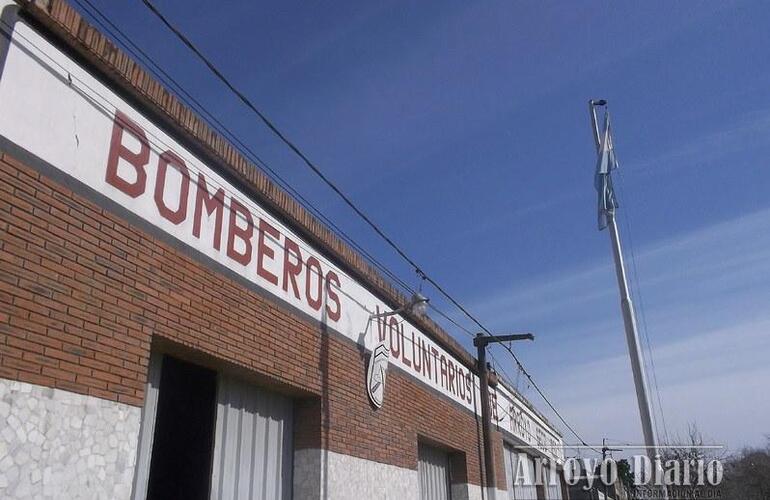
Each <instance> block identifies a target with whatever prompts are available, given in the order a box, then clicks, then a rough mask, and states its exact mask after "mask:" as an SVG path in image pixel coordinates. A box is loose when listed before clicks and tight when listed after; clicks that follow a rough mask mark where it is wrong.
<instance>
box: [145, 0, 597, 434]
mask: <svg viewBox="0 0 770 500" xmlns="http://www.w3.org/2000/svg"><path fill="white" fill-rule="evenodd" d="M142 3H143V4H144V5H145V6H146V7H147V8H148V9H149V10H150V11H151V12H152V13H153V14H154V15H155V16H156V17H157V18H158V19H159V20H160V21H161V22H162V23H163V24H164V25H165V26H166V27H167V28H168V29H169V30H170V31H171V32H172V33H174V34H175V35H176V36H177V38H179V40H180V41H181V42H182V43H183V44H184V45H185V46H187V47H188V48H189V49H190V50H191V51H192V52H193V53H194V54H195V56H196V57H197V58H198V59H200V60H201V62H203V63H204V64H205V65H206V66H207V67H208V68H209V70H210V71H211V72H212V73H213V74H214V75H215V76H216V77H217V78H218V79H219V80H220V81H221V82H222V83H223V84H224V85H225V86H226V87H227V88H228V89H230V91H231V92H233V94H234V95H235V96H236V97H237V98H238V99H239V100H240V101H241V102H242V103H243V104H244V105H245V106H246V107H247V108H249V109H250V110H251V111H252V112H253V113H254V114H256V115H257V117H258V118H259V119H260V120H261V121H262V122H263V123H264V124H265V126H267V127H268V129H270V131H271V132H272V133H273V134H274V135H276V137H278V138H279V139H280V140H281V141H282V142H283V143H284V144H285V145H286V146H287V147H288V148H289V149H290V150H291V151H292V152H294V154H296V155H297V156H298V157H299V158H300V159H301V160H302V161H303V162H304V163H305V165H307V167H308V168H310V169H311V171H313V172H314V173H315V174H316V175H317V176H318V177H319V178H320V179H321V180H322V181H323V182H324V183H325V184H326V185H327V186H328V187H329V188H331V189H332V190H333V191H334V192H335V193H336V194H337V195H338V196H339V197H340V198H341V199H342V200H343V201H344V202H345V204H346V205H348V206H349V207H350V208H351V209H352V210H353V211H354V212H355V213H356V214H357V215H358V216H359V217H360V218H361V219H362V220H363V221H364V222H366V224H367V225H368V226H369V227H371V228H372V230H374V231H375V233H377V234H378V235H379V236H380V237H381V238H382V239H383V240H384V241H385V242H386V243H387V244H388V245H389V246H390V247H391V248H392V249H393V250H395V251H396V253H397V254H398V255H399V256H401V257H402V258H403V259H404V260H405V261H406V262H407V263H408V264H409V265H410V266H412V267H413V268H414V270H415V272H416V273H417V274H418V276H419V277H420V278H422V279H423V280H425V281H427V282H429V283H430V284H431V285H432V286H433V287H434V288H435V289H436V290H437V291H438V292H439V293H440V294H441V295H443V296H444V297H445V298H446V299H447V300H449V301H450V302H451V303H452V304H453V305H454V306H455V307H457V308H458V309H459V310H460V311H462V313H463V314H464V315H465V316H466V317H467V318H469V319H470V320H471V321H472V322H473V323H474V324H476V325H477V326H478V327H479V328H480V329H481V330H482V331H483V332H485V333H486V334H488V335H492V333H491V332H490V331H489V329H487V328H486V327H485V326H484V325H483V324H482V323H481V322H480V321H479V320H478V319H477V318H476V317H475V316H473V315H472V314H471V313H470V312H469V311H468V310H467V309H466V308H465V307H464V306H463V305H462V304H461V303H460V302H459V301H458V300H456V299H455V298H454V297H453V296H452V295H450V294H449V293H448V292H447V291H446V290H445V289H444V288H443V287H442V286H441V285H439V284H438V283H437V282H436V281H435V280H434V279H433V278H431V277H430V276H428V275H427V274H425V272H424V271H423V270H422V268H421V267H420V266H419V265H418V264H417V263H416V262H415V261H414V260H413V259H412V258H411V257H409V256H408V255H407V254H406V252H405V251H404V250H402V249H401V248H400V247H399V246H398V245H397V244H396V243H395V242H394V241H393V240H392V239H391V238H390V237H389V236H388V235H387V234H385V232H384V231H383V230H382V229H381V228H380V227H379V226H378V225H377V224H376V223H375V222H374V221H372V219H371V218H369V216H367V215H366V213H364V212H363V210H361V209H360V208H359V207H358V206H357V205H356V204H355V203H354V202H353V201H352V200H351V199H350V198H349V197H348V196H347V195H346V194H345V193H344V192H343V191H342V190H341V189H340V188H339V187H338V186H337V185H336V184H335V183H334V182H333V181H331V180H330V179H329V178H328V177H327V176H326V175H325V174H324V173H323V172H322V171H321V170H320V168H319V167H317V166H316V165H315V164H314V163H313V162H312V161H311V160H310V159H309V158H308V157H307V156H306V155H305V154H304V153H303V152H302V151H301V150H300V149H299V147H298V146H296V145H295V144H294V143H293V142H292V141H291V140H289V139H288V137H286V135H284V134H283V133H282V132H281V131H280V130H279V129H278V128H277V126H276V125H274V124H273V123H272V121H271V120H270V119H269V118H267V116H266V115H265V114H263V113H262V112H261V111H260V110H259V109H258V108H257V107H256V106H255V105H254V104H253V103H252V102H251V101H250V100H249V98H248V97H246V96H245V95H244V94H243V93H242V92H241V91H239V90H238V89H237V88H236V87H235V85H233V84H232V83H231V82H230V81H229V80H228V79H227V77H225V76H224V74H223V73H222V72H221V71H220V70H219V69H218V68H217V66H216V65H215V64H214V63H213V62H212V61H210V60H209V59H208V58H207V57H206V56H205V55H204V54H203V53H202V52H201V51H200V50H199V49H198V48H197V47H196V45H195V44H194V43H193V42H192V41H191V40H190V39H189V38H187V36H186V35H184V33H182V32H181V31H180V30H179V29H177V28H176V27H175V26H174V25H173V24H172V23H171V22H170V21H169V20H168V19H167V18H166V17H165V16H164V15H163V14H162V13H161V12H160V11H159V10H158V8H157V7H155V5H154V4H153V3H152V2H151V1H150V0H142ZM442 316H444V317H445V318H446V319H449V317H448V316H446V315H443V314H442ZM450 321H451V322H452V323H453V324H455V325H457V323H455V322H454V321H453V320H451V319H450ZM462 330H464V331H466V332H467V333H470V332H469V331H467V330H466V329H464V328H462ZM506 349H507V350H508V351H509V352H510V353H511V354H512V355H513V357H514V359H515V360H516V363H517V365H518V366H519V369H520V370H521V371H522V373H524V374H525V375H526V377H527V379H528V380H529V381H530V383H531V384H532V385H533V387H535V389H536V390H537V392H538V394H540V396H541V397H542V398H543V399H544V400H545V401H546V403H547V404H548V406H549V407H550V408H551V409H552V410H553V411H554V413H555V414H556V415H557V416H558V417H559V418H560V420H561V421H562V422H563V423H564V424H565V425H566V426H567V427H568V428H569V429H570V431H572V432H573V434H575V436H576V437H578V439H579V440H580V441H581V443H583V444H584V445H585V441H583V440H582V438H580V436H579V435H578V434H577V433H576V432H575V430H574V429H573V428H572V427H571V426H570V425H569V424H568V423H567V422H566V420H564V418H563V417H562V416H561V414H560V413H559V412H558V411H557V410H556V408H555V407H554V406H553V404H552V403H551V402H550V400H548V398H547V397H546V396H545V394H544V393H543V391H542V390H541V389H540V388H539V387H538V386H537V385H536V384H535V382H534V380H533V379H532V377H531V376H530V375H529V373H528V372H526V370H525V369H524V368H523V366H522V365H521V363H520V362H519V360H518V358H516V356H515V354H513V351H512V350H511V349H510V348H509V347H507V346H506ZM586 446H587V445H586Z"/></svg>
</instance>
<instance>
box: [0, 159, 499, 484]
mask: <svg viewBox="0 0 770 500" xmlns="http://www.w3.org/2000/svg"><path fill="white" fill-rule="evenodd" d="M0 235H2V236H1V237H0V355H1V356H2V361H1V362H0V376H2V377H3V378H7V379H11V380H20V381H24V382H30V383H34V384H40V385H44V386H49V387H57V388H61V389H66V390H68V391H72V392H76V393H82V394H90V395H93V396H97V397H100V398H105V399H109V400H114V401H120V402H124V403H128V404H131V405H135V406H140V405H141V404H142V402H143V387H144V383H145V380H146V373H147V366H148V360H149V352H150V347H151V344H153V343H156V344H158V343H160V344H163V345H165V346H166V347H165V348H166V349H169V347H168V346H172V347H175V346H176V347H178V348H179V349H180V352H184V351H185V349H186V350H189V351H190V352H195V353H199V354H200V355H202V356H203V357H204V358H205V359H204V361H205V362H206V363H208V364H213V365H214V367H218V368H220V369H227V370H234V369H240V370H242V371H243V373H251V374H259V375H260V376H261V377H262V378H261V379H260V382H261V383H267V384H272V385H274V386H276V387H278V388H279V389H280V390H282V391H283V392H288V393H290V394H292V395H293V396H295V397H297V398H298V404H297V406H296V412H297V421H298V422H301V423H302V424H301V425H297V426H296V427H297V435H296V436H295V438H296V439H295V441H296V444H295V446H296V447H298V448H324V449H329V450H332V451H335V452H338V453H343V454H347V455H353V456H357V457H361V458H366V459H369V460H373V461H378V462H384V463H389V464H393V465H398V466H401V467H408V468H411V469H414V468H416V467H417V441H418V439H426V440H429V441H435V442H437V443H440V444H442V445H444V446H447V447H450V448H452V449H454V450H456V451H457V452H458V453H459V455H457V456H459V457H462V460H464V461H465V463H466V466H467V478H468V481H469V482H471V483H474V484H479V481H480V478H479V475H480V468H479V461H480V449H479V443H480V442H481V437H480V436H481V434H480V427H479V422H478V420H477V419H476V418H475V417H474V416H473V415H472V414H470V413H469V412H467V411H465V410H463V409H461V408H460V407H459V406H458V405H456V404H454V403H452V402H450V401H449V400H447V399H445V398H442V397H440V396H438V395H437V394H435V393H433V392H432V391H431V390H429V389H427V388H426V387H424V386H422V385H420V384H418V382H416V381H415V380H413V379H411V378H409V377H408V376H406V375H405V374H402V373H400V372H399V371H398V370H396V369H393V370H391V371H390V374H389V379H388V386H387V389H386V390H387V392H386V399H387V403H386V404H385V405H384V406H383V408H382V409H380V410H377V411H375V410H374V409H373V407H372V406H371V404H370V403H369V401H368V399H367V396H366V388H365V373H366V372H365V370H366V354H365V353H364V352H363V351H362V348H361V347H360V346H358V345H356V344H354V343H353V342H351V341H349V340H347V339H343V338H341V337H339V336H338V335H336V334H326V333H324V332H322V330H321V326H320V325H318V324H317V323H312V322H310V321H309V320H306V319H304V318H300V317H297V316H296V315H295V314H293V313H291V312H290V311H289V310H287V309H284V308H283V307H281V306H278V305H276V304H274V303H272V302H270V301H268V300H267V299H265V298H264V297H263V296H262V295H260V294H259V293H257V292H255V291H253V290H251V289H249V288H247V287H245V286H243V285H241V284H240V283H238V282H236V281H235V280H232V279H230V278H228V277H227V276H225V275H223V274H220V273H218V272H215V271H213V270H212V269H210V268H208V267H207V266H205V265H204V264H203V263H202V262H199V261H198V260H196V259H194V258H192V257H190V256H188V255H187V254H185V253H183V252H181V251H180V250H178V249H176V248H175V247H174V246H173V245H171V244H168V243H166V242H164V241H161V240H159V239H158V238H156V237H154V236H153V235H151V234H148V233H147V232H145V231H144V230H143V229H142V228H140V227H136V226H134V225H132V224H130V223H129V222H127V221H126V220H124V219H123V218H121V217H120V216H118V215H115V214H113V213H111V212H110V211H108V210H106V209H104V208H102V207H100V206H98V205H96V204H95V203H94V202H92V201H89V200H88V199H86V198H84V197H83V196H81V195H79V194H77V193H74V192H72V191H71V190H70V189H68V188H66V187H64V186H62V185H60V184H58V183H57V182H54V181H52V180H50V179H48V178H47V177H46V176H45V175H42V174H39V173H38V172H37V171H36V170H34V169H32V168H30V167H29V166H27V165H25V164H23V163H21V162H19V161H17V160H15V159H14V158H12V157H10V156H9V155H8V154H3V155H2V156H1V157H0ZM463 454H464V457H463ZM457 456H456V457H457ZM498 456H499V457H500V459H499V460H498V465H500V464H502V454H501V452H500V450H498ZM455 459H457V458H455ZM498 469H500V471H499V472H498V483H499V484H501V486H502V485H504V484H505V477H504V475H503V472H502V469H501V467H498ZM500 478H502V479H500Z"/></svg>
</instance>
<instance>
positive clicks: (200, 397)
mask: <svg viewBox="0 0 770 500" xmlns="http://www.w3.org/2000/svg"><path fill="white" fill-rule="evenodd" d="M162 366H163V369H162V371H161V378H160V390H159V395H158V412H157V417H156V422H155V438H154V441H153V445H152V459H151V462H150V479H149V484H148V489H147V498H148V500H175V499H180V500H181V499H184V500H206V499H207V498H208V496H209V479H210V476H211V456H212V446H213V439H214V422H215V418H216V391H217V378H216V372H213V371H211V370H207V369H206V368H201V367H200V366H196V365H193V364H190V363H186V362H184V361H180V360H178V359H174V358H172V357H170V356H165V357H164V358H163V365H162Z"/></svg>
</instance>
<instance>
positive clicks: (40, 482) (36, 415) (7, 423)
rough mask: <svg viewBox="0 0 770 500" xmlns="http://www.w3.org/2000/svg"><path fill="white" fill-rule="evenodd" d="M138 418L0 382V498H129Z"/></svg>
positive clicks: (55, 392) (124, 408)
mask: <svg viewBox="0 0 770 500" xmlns="http://www.w3.org/2000/svg"><path fill="white" fill-rule="evenodd" d="M141 413H142V411H141V409H140V408H135V407H132V406H128V405H124V404H121V403H114V402H111V401H106V400H103V399H98V398H94V397H91V396H83V395H80V394H73V393H70V392H67V391H62V390H59V389H50V388H47V387H41V386H37V385H31V384H25V383H21V382H13V381H9V380H4V379H0V498H14V499H26V498H56V499H68V500H69V499H81V498H82V499H89V500H90V499H100V498H104V499H109V500H112V499H116V500H118V499H128V498H129V497H130V496H131V484H132V481H133V475H134V462H135V461H136V448H137V443H138V435H139V422H140V419H141Z"/></svg>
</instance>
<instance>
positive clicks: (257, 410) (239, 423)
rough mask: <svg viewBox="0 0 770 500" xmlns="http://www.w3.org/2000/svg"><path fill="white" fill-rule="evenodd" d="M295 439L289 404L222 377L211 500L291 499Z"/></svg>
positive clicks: (279, 398)
mask: <svg viewBox="0 0 770 500" xmlns="http://www.w3.org/2000/svg"><path fill="white" fill-rule="evenodd" d="M291 436H292V405H291V400H290V399H288V398H285V397H283V396H279V395H277V394H274V393H272V392H269V391H266V390H264V389H259V388H257V387H254V386H252V385H249V384H246V383H244V382H241V381H239V380H237V379H234V378H231V377H226V376H224V375H221V376H220V377H219V385H218V389H217V417H216V430H215V439H214V457H213V461H212V475H211V499H212V500H246V499H249V500H251V499H255V500H284V499H286V500H288V499H290V498H291V481H292V443H291Z"/></svg>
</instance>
